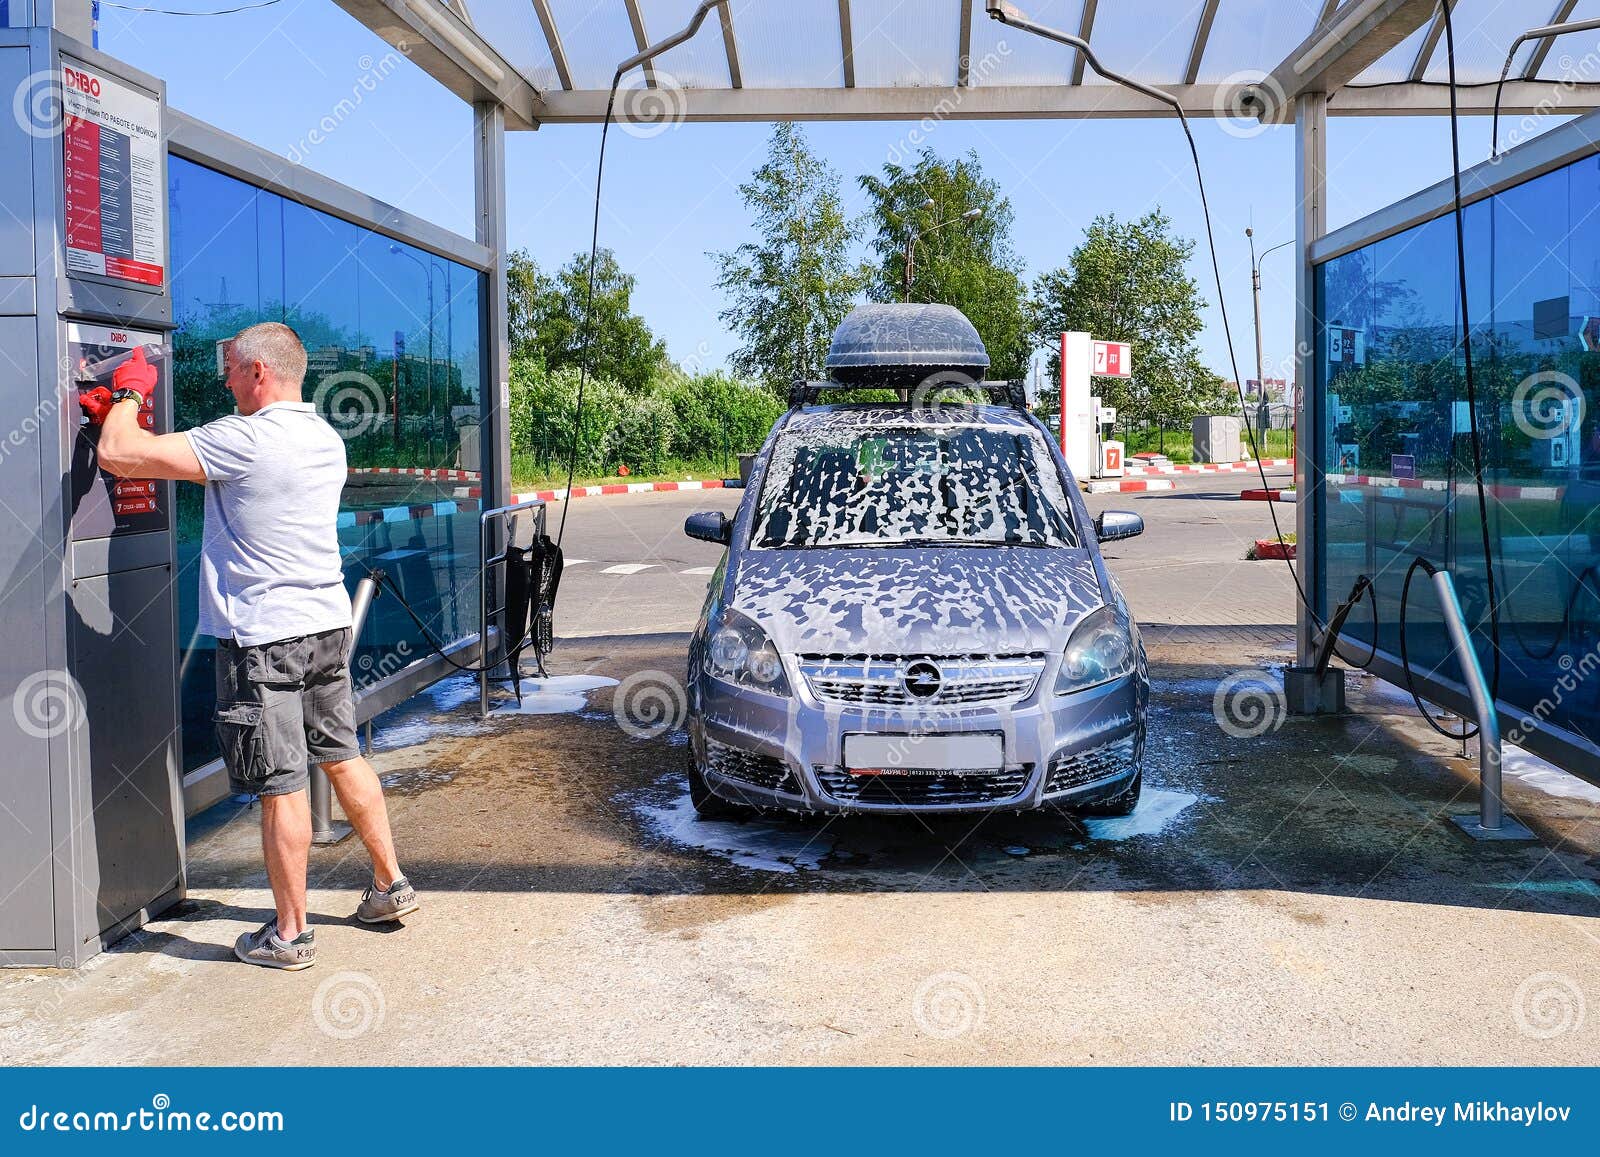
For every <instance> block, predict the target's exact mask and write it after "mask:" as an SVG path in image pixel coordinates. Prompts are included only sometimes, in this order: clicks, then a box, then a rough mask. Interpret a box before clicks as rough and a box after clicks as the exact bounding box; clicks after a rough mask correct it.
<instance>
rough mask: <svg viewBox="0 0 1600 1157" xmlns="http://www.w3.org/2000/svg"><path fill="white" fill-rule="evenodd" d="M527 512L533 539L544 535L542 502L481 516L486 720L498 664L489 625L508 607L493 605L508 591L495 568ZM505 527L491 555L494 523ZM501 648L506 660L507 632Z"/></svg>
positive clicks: (482, 706) (481, 703)
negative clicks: (497, 596)
mask: <svg viewBox="0 0 1600 1157" xmlns="http://www.w3.org/2000/svg"><path fill="white" fill-rule="evenodd" d="M524 511H527V512H531V513H532V515H533V520H534V527H533V537H534V538H537V537H538V536H540V535H542V534H544V533H545V504H544V502H543V501H541V500H539V499H534V500H532V501H529V502H517V503H514V504H512V505H510V506H496V507H494V508H493V509H490V510H485V511H484V512H483V513H482V514H480V515H479V516H478V554H479V557H480V558H482V559H483V566H482V567H481V568H480V569H479V571H478V638H479V639H480V640H481V642H482V647H481V649H480V652H479V656H478V713H479V714H480V715H482V716H484V717H485V718H487V717H488V714H489V675H490V673H491V671H492V669H493V668H494V667H496V666H498V665H499V663H496V662H491V661H490V656H491V654H492V652H491V651H490V641H489V622H490V620H491V619H493V618H494V616H495V615H501V614H504V613H505V609H506V608H505V604H504V603H501V604H500V605H499V606H491V604H490V600H491V598H493V597H494V594H495V591H496V590H497V589H498V590H501V591H503V590H504V589H505V584H503V583H500V584H496V583H495V582H494V581H493V579H494V574H495V567H497V566H502V567H503V566H504V565H505V562H506V546H509V545H510V544H511V542H512V541H513V540H514V538H515V535H516V526H515V519H516V516H517V515H519V514H521V513H523V512H524ZM497 523H498V524H504V530H505V534H504V545H502V546H501V548H500V550H499V551H498V552H497V553H495V554H493V555H491V554H490V553H489V548H490V544H491V543H492V542H493V541H494V539H493V537H492V536H491V534H490V527H491V524H497ZM495 645H496V646H498V647H499V648H500V660H501V661H504V660H505V658H506V654H507V651H508V648H507V646H506V641H505V632H504V631H501V632H500V633H499V636H498V638H497V639H496V641H495Z"/></svg>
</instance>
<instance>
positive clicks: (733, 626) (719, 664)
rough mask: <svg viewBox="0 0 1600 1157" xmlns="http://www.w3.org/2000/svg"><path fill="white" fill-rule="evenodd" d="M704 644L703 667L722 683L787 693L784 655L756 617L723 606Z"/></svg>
mask: <svg viewBox="0 0 1600 1157" xmlns="http://www.w3.org/2000/svg"><path fill="white" fill-rule="evenodd" d="M712 627H713V629H712V631H711V637H710V641H709V642H708V643H707V645H706V671H707V672H708V673H709V674H711V675H712V676H713V677H714V678H717V679H721V680H722V681H723V682H724V683H733V684H735V685H737V686H740V687H748V688H750V689H751V690H753V691H765V692H766V693H767V694H769V695H788V694H789V693H790V691H789V679H788V676H786V675H785V674H784V673H783V659H782V658H780V657H779V655H778V648H776V647H774V646H773V645H772V640H771V639H769V638H767V633H766V632H765V631H763V630H762V629H761V628H760V627H759V626H758V625H756V622H755V620H753V619H751V618H750V617H749V616H748V615H742V614H740V613H739V612H738V611H733V610H724V611H723V612H722V613H721V614H720V615H719V616H718V618H717V621H716V622H715V623H714V624H712Z"/></svg>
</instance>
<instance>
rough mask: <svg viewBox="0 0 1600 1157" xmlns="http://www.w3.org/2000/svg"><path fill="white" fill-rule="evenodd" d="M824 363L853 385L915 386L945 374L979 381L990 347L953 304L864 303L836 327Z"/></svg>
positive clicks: (836, 378)
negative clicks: (985, 347) (985, 346)
mask: <svg viewBox="0 0 1600 1157" xmlns="http://www.w3.org/2000/svg"><path fill="white" fill-rule="evenodd" d="M825 365H826V367H827V370H828V374H829V376H830V377H832V378H833V380H834V381H836V382H841V383H844V384H846V385H853V386H863V387H896V386H915V385H917V384H918V383H919V382H922V381H923V380H925V379H926V378H929V377H931V376H933V375H934V374H941V373H942V374H949V375H953V376H956V377H965V378H968V379H970V380H971V381H974V382H981V381H982V380H983V378H984V374H985V371H986V370H988V368H989V351H988V350H986V349H984V347H983V339H981V338H980V337H978V331H977V330H976V329H974V328H973V326H972V323H971V322H970V321H968V320H967V315H966V314H964V313H962V312H961V311H960V310H959V309H957V308H956V307H955V306H953V305H915V304H910V305H901V304H880V305H862V306H857V307H856V308H855V309H854V310H852V311H851V312H850V316H849V317H847V318H845V319H844V321H842V322H840V323H839V328H838V329H836V330H834V332H833V343H832V344H831V345H830V346H829V347H828V360H827V362H826V363H825Z"/></svg>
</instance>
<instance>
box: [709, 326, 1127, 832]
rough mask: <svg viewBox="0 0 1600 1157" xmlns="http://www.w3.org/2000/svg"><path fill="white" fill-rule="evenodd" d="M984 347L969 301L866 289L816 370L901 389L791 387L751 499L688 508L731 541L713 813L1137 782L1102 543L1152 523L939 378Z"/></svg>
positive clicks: (1034, 795) (854, 383)
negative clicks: (883, 396)
mask: <svg viewBox="0 0 1600 1157" xmlns="http://www.w3.org/2000/svg"><path fill="white" fill-rule="evenodd" d="M862 315H865V316H862ZM919 332H926V334H927V340H926V341H923V342H921V343H920V344H919V338H918V335H919ZM874 343H876V346H877V349H878V354H877V357H878V369H879V370H880V371H881V372H874V356H875V354H874V348H873V347H874ZM987 363H988V359H987V356H986V355H985V354H984V353H983V348H982V343H981V342H979V341H978V338H977V334H976V333H975V332H974V331H973V330H972V327H971V325H970V323H968V322H967V320H966V318H965V317H963V316H962V315H961V314H960V313H959V312H958V311H956V310H954V309H950V308H949V307H940V306H910V307H896V306H868V307H863V308H862V309H859V310H857V311H856V312H855V313H854V314H852V315H851V318H849V319H847V320H846V322H845V323H844V324H843V325H842V326H841V327H840V330H839V332H838V333H837V334H836V335H835V339H834V343H833V348H832V350H831V351H830V359H829V370H830V374H831V380H830V382H829V383H823V384H821V388H826V387H827V386H830V385H831V386H851V387H855V388H877V389H887V390H891V391H894V393H893V394H891V395H890V396H891V397H893V396H898V397H900V398H901V399H903V400H901V401H898V402H895V401H879V402H867V403H855V404H844V405H838V404H834V405H816V404H809V402H810V398H811V396H812V395H813V394H814V393H816V392H818V391H816V390H812V391H807V390H801V391H799V392H798V393H797V394H796V395H795V401H796V405H794V407H793V408H791V409H790V410H789V412H788V413H787V414H785V415H784V416H783V417H782V418H781V419H780V420H779V421H778V422H777V423H776V425H775V426H774V428H773V430H772V433H771V434H770V435H769V436H768V438H767V440H766V443H765V444H764V445H763V447H762V449H761V452H760V453H759V455H758V456H757V458H756V461H755V463H754V467H753V469H752V471H751V476H750V482H749V485H748V487H747V489H746V492H745V495H744V498H743V501H742V502H741V504H740V506H739V509H738V512H737V513H736V515H735V516H734V518H732V519H731V520H730V519H728V518H727V517H726V516H724V515H723V514H721V513H712V514H697V515H694V516H692V517H691V518H690V519H689V521H688V523H687V524H686V526H685V530H686V531H687V533H689V534H690V535H691V536H693V537H696V538H700V539H704V540H708V541H713V542H718V543H721V544H723V545H725V546H726V547H727V551H726V553H725V555H724V556H723V559H722V562H721V564H720V565H719V566H718V567H717V568H716V571H715V573H714V574H713V576H712V579H711V582H710V586H709V591H708V595H707V599H706V603H705V607H704V610H703V612H702V614H701V618H700V621H699V623H698V625H697V627H696V630H695V632H694V634H693V636H692V638H691V642H690V648H689V670H688V702H689V717H688V731H689V737H690V745H689V746H690V766H689V780H690V789H691V795H692V797H693V799H694V802H695V805H696V806H697V807H698V808H699V809H700V810H701V812H702V814H723V813H726V812H728V811H729V810H731V809H734V808H737V807H739V806H741V805H743V806H749V807H761V808H787V809H793V810H800V811H822V812H832V811H981V810H990V809H996V808H1000V809H1016V810H1021V809H1026V808H1035V807H1040V806H1044V805H1057V806H1063V807H1070V808H1074V809H1079V810H1087V811H1097V812H1101V813H1113V814H1117V813H1126V812H1128V811H1131V810H1132V809H1133V807H1134V806H1135V805H1136V804H1137V802H1138V798H1139V791H1140V786H1141V772H1140V767H1141V761H1142V757H1143V750H1144V735H1145V715H1146V710H1147V704H1148V699H1149V675H1148V668H1147V665H1146V662H1145V655H1144V648H1143V645H1142V643H1141V641H1140V638H1139V631H1138V627H1137V625H1136V624H1135V622H1134V620H1133V616H1132V614H1131V613H1130V612H1129V609H1128V606H1127V603H1126V600H1125V599H1124V598H1123V596H1122V593H1121V591H1120V590H1119V589H1118V587H1117V585H1116V583H1115V582H1114V581H1113V579H1112V578H1111V575H1110V574H1109V572H1108V571H1107V569H1106V565H1105V561H1104V559H1103V558H1102V557H1101V553H1100V547H1099V543H1100V541H1101V540H1103V539H1107V538H1125V537H1130V536H1131V535H1134V534H1137V533H1139V532H1140V531H1141V530H1142V529H1143V524H1142V521H1141V520H1140V519H1139V518H1138V516H1136V515H1132V514H1126V513H1118V512H1108V513H1107V514H1104V515H1102V516H1101V517H1100V519H1098V520H1091V519H1090V518H1089V516H1088V513H1087V511H1086V509H1085V508H1084V505H1083V502H1082V499H1081V497H1080V495H1079V493H1078V488H1077V486H1076V485H1075V484H1074V481H1073V479H1072V476H1071V473H1070V471H1069V470H1068V468H1067V465H1066V463H1065V461H1064V460H1063V459H1062V457H1061V454H1060V452H1059V450H1058V449H1057V447H1056V445H1055V443H1054V440H1053V439H1052V438H1051V437H1050V436H1049V434H1048V432H1047V431H1046V430H1045V428H1044V427H1043V426H1042V425H1040V423H1039V422H1038V421H1037V419H1035V418H1034V417H1033V416H1032V415H1031V414H1029V413H1028V412H1027V411H1026V409H1025V408H1023V407H1020V406H1017V405H1015V404H1012V403H1010V402H1008V403H1007V404H995V403H992V402H987V401H983V400H977V401H973V400H961V401H955V402H949V401H944V400H942V399H941V398H934V397H932V396H931V391H930V390H929V387H928V383H929V382H930V381H932V382H934V383H935V384H936V385H937V386H938V387H939V388H940V389H943V388H944V387H946V386H949V385H952V384H954V385H957V386H960V385H966V386H968V387H974V388H980V389H982V388H985V387H984V386H983V384H982V383H983V371H984V370H985V369H986V368H987ZM813 385H817V384H813ZM991 386H992V384H991ZM989 392H996V391H994V390H993V389H992V388H991V389H990V391H989ZM998 392H999V394H1000V396H1002V397H1007V398H1010V399H1012V401H1013V402H1014V400H1015V395H1014V394H1013V393H1010V392H1008V391H1006V390H1000V391H998Z"/></svg>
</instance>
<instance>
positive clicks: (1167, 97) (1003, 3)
mask: <svg viewBox="0 0 1600 1157" xmlns="http://www.w3.org/2000/svg"><path fill="white" fill-rule="evenodd" d="M984 9H985V11H987V12H988V13H989V17H990V19H992V20H997V21H999V22H1000V23H1001V24H1004V25H1006V26H1007V27H1010V28H1017V29H1020V30H1021V31H1023V32H1031V33H1032V34H1033V35H1035V36H1038V37H1041V38H1043V39H1045V40H1053V41H1055V42H1056V43H1057V44H1062V45H1065V46H1066V47H1068V48H1072V49H1075V50H1077V52H1078V53H1079V55H1080V56H1082V58H1083V59H1084V60H1085V61H1086V62H1087V63H1088V65H1089V67H1090V68H1092V69H1094V70H1095V72H1096V74H1098V75H1100V76H1103V77H1105V79H1107V80H1109V81H1112V82H1113V83H1115V84H1120V85H1122V86H1123V87H1124V88H1129V89H1132V90H1133V91H1134V92H1137V93H1142V94H1143V95H1145V96H1147V97H1149V98H1150V99H1152V100H1155V101H1159V102H1160V103H1162V104H1164V105H1166V106H1167V107H1168V108H1170V109H1172V111H1173V112H1174V113H1176V114H1177V116H1178V124H1179V125H1180V126H1181V127H1182V128H1183V135H1184V139H1185V140H1187V141H1188V142H1189V156H1190V158H1191V159H1192V160H1193V161H1194V177H1195V184H1196V186H1197V187H1198V188H1199V191H1200V211H1201V214H1202V216H1203V217H1204V219H1205V227H1206V245H1207V248H1208V249H1209V250H1210V253H1211V273H1212V276H1213V277H1214V278H1215V280H1216V285H1217V312H1218V315H1219V316H1220V317H1221V319H1222V336H1223V339H1224V341H1225V342H1226V344H1227V347H1228V364H1229V366H1230V368H1231V369H1232V370H1233V384H1234V388H1235V389H1236V390H1237V391H1238V394H1239V412H1240V415H1241V417H1242V418H1243V420H1244V430H1245V435H1246V438H1247V439H1248V441H1249V443H1250V453H1251V454H1252V455H1253V456H1254V458H1255V462H1256V471H1257V472H1258V473H1259V474H1260V476H1261V485H1262V488H1263V489H1270V484H1269V483H1268V482H1267V468H1266V467H1265V466H1264V465H1262V462H1261V452H1260V447H1259V446H1258V445H1257V444H1256V437H1255V427H1254V424H1253V423H1252V422H1251V421H1250V404H1249V403H1248V402H1247V401H1246V400H1245V396H1244V383H1243V380H1242V379H1241V378H1240V376H1239V358H1238V356H1237V355H1236V354H1235V353H1234V348H1233V330H1232V327H1231V326H1230V325H1229V324H1228V303H1227V299H1226V298H1225V297H1224V296H1223V292H1222V264H1221V262H1220V260H1219V259H1218V257H1217V240H1216V235H1215V233H1214V231H1213V230H1212V227H1211V205H1210V202H1209V201H1208V200H1207V198H1206V180H1205V173H1204V172H1203V171H1202V169H1201V165H1200V150H1199V147H1198V146H1197V145H1196V144H1195V140H1194V133H1193V132H1192V131H1190V129H1189V118H1188V116H1187V115H1186V114H1185V113H1184V111H1183V103H1182V102H1181V101H1179V100H1178V98H1177V97H1175V96H1173V95H1172V94H1171V93H1170V92H1166V91H1165V90H1163V89H1159V88H1156V87H1155V86H1154V85H1149V84H1145V83H1144V82H1143V81H1139V80H1135V79H1134V78H1133V77H1130V76H1123V75H1122V74H1121V73H1118V72H1114V71H1112V70H1111V69H1109V68H1107V67H1106V66H1105V65H1104V64H1102V63H1101V62H1100V58H1099V57H1097V56H1096V55H1095V53H1094V49H1092V48H1090V47H1089V42H1088V41H1087V40H1084V39H1083V38H1082V37H1081V36H1075V35H1073V34H1072V33H1070V32H1063V31H1061V30H1060V29H1057V28H1051V27H1049V26H1047V25H1044V24H1038V23H1035V22H1034V21H1032V20H1030V19H1029V18H1028V17H1027V16H1025V15H1024V14H1023V13H1022V11H1021V10H1020V9H1018V8H1017V7H1016V5H1014V4H1010V3H1008V2H1007V0H985V3H984ZM1266 507H1267V512H1268V513H1269V514H1271V516H1272V529H1273V531H1274V533H1275V534H1276V535H1277V538H1278V543H1279V545H1284V538H1283V527H1282V526H1281V525H1280V524H1279V522H1278V511H1277V509H1276V508H1275V504H1273V503H1271V502H1268V503H1267V504H1266ZM1284 562H1285V564H1286V565H1287V566H1288V568H1289V577H1290V578H1291V579H1293V580H1294V589H1295V595H1296V597H1297V598H1298V599H1299V600H1300V605H1301V606H1302V607H1303V608H1305V612H1306V614H1307V615H1308V616H1309V617H1310V619H1311V621H1312V622H1313V623H1314V624H1316V625H1317V626H1318V627H1319V628H1322V627H1323V623H1322V620H1321V619H1320V618H1319V617H1318V615H1317V613H1316V611H1315V609H1314V608H1313V607H1312V606H1311V602H1310V600H1309V599H1308V598H1307V597H1306V592H1305V588H1304V587H1303V586H1302V585H1301V584H1300V575H1299V573H1298V572H1297V571H1296V570H1295V566H1294V563H1292V562H1290V561H1289V560H1288V559H1287V558H1285V560H1284Z"/></svg>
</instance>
